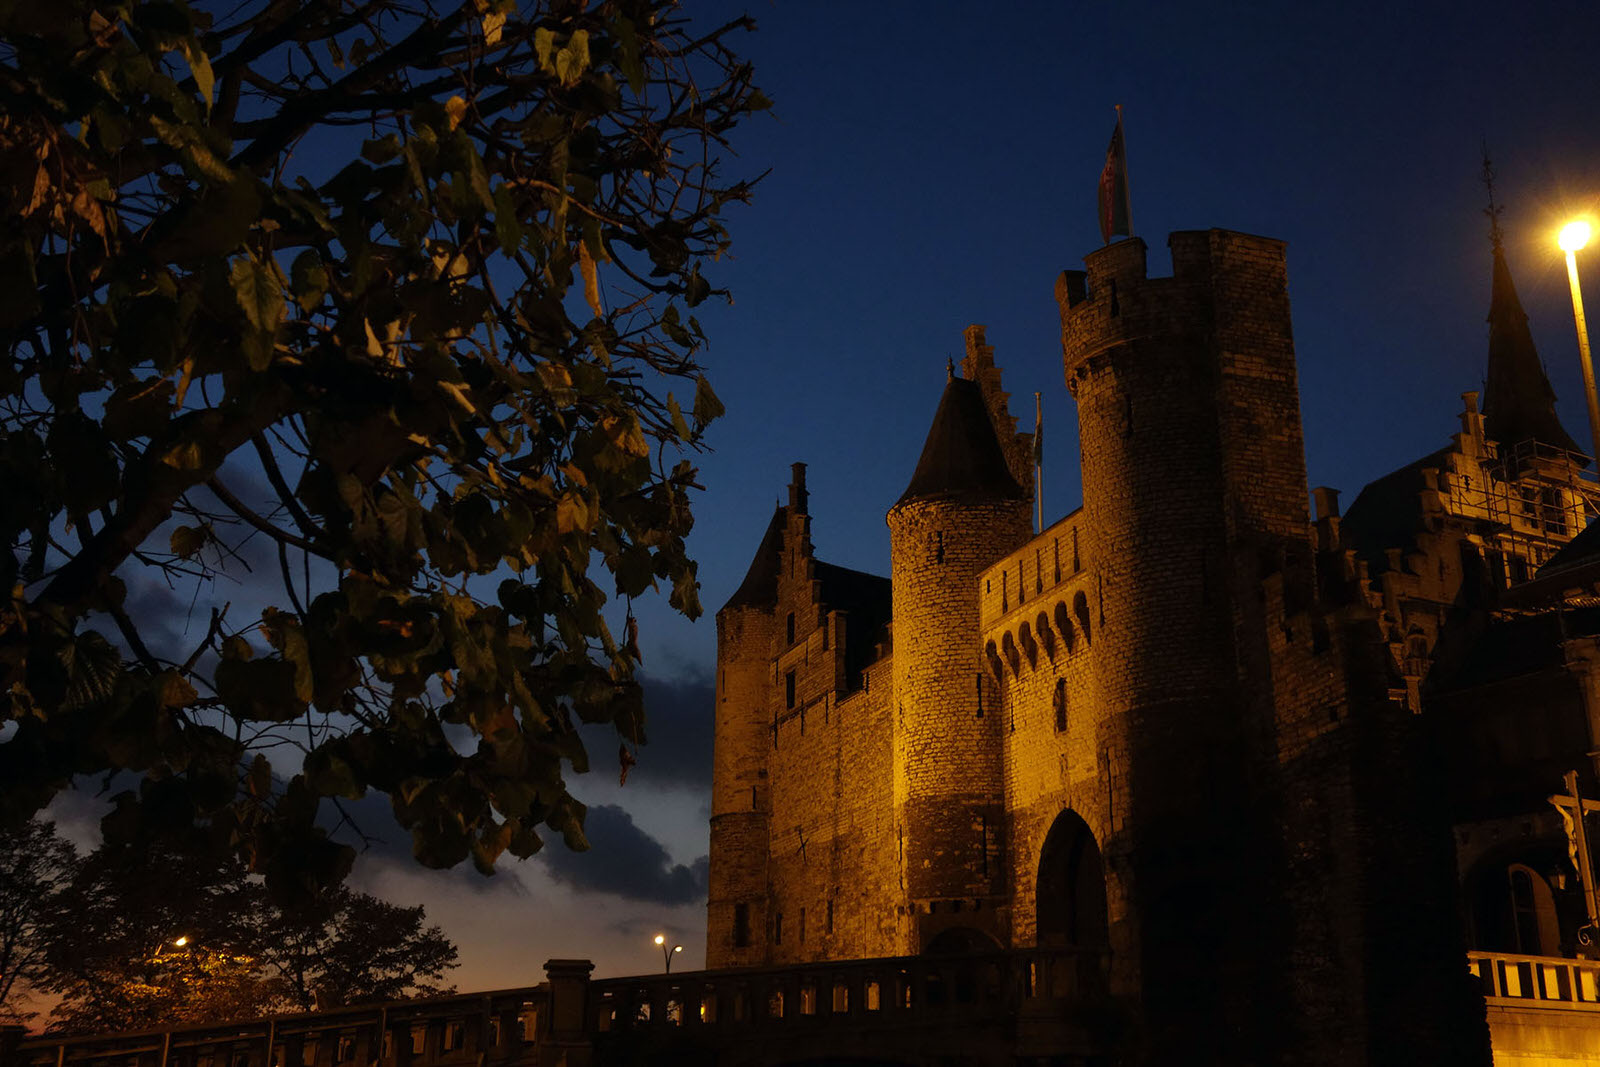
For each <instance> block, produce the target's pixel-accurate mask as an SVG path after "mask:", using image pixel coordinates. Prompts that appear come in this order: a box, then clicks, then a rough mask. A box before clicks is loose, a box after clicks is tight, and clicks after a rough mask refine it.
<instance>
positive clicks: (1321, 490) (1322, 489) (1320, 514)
mask: <svg viewBox="0 0 1600 1067" xmlns="http://www.w3.org/2000/svg"><path fill="white" fill-rule="evenodd" d="M1311 502H1312V506H1313V507H1314V508H1315V510H1316V517H1317V521H1319V522H1320V521H1321V520H1323V519H1337V518H1338V517H1339V490H1337V489H1329V488H1328V487H1327V486H1325V485H1319V486H1317V487H1316V488H1315V489H1313V490H1311Z"/></svg>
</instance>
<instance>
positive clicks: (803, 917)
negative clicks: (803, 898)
mask: <svg viewBox="0 0 1600 1067" xmlns="http://www.w3.org/2000/svg"><path fill="white" fill-rule="evenodd" d="M800 943H801V944H802V945H803V944H805V943H806V909H804V908H801V909H800Z"/></svg>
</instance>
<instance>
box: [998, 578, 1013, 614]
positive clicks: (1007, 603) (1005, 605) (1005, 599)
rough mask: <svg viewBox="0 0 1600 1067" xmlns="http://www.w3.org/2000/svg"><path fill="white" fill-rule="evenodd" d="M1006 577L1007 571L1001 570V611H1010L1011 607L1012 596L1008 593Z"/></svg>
mask: <svg viewBox="0 0 1600 1067" xmlns="http://www.w3.org/2000/svg"><path fill="white" fill-rule="evenodd" d="M1006 578H1007V575H1006V572H1005V571H1001V572H1000V610H1001V611H1009V610H1010V608H1011V598H1010V597H1009V596H1007V595H1006V588H1007V586H1006Z"/></svg>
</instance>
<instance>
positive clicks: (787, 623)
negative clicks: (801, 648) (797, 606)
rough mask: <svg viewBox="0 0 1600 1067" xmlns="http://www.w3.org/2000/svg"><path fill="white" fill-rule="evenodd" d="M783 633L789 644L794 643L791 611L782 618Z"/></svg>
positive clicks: (792, 614)
mask: <svg viewBox="0 0 1600 1067" xmlns="http://www.w3.org/2000/svg"><path fill="white" fill-rule="evenodd" d="M783 634H784V637H785V638H787V639H788V641H789V643H790V644H791V645H792V644H794V612H792V611H791V612H789V614H788V615H787V616H786V617H785V618H784V620H783Z"/></svg>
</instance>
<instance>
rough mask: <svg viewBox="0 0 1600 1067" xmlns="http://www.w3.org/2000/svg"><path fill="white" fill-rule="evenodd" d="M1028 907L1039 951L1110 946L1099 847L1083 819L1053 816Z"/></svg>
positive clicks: (1069, 814)
mask: <svg viewBox="0 0 1600 1067" xmlns="http://www.w3.org/2000/svg"><path fill="white" fill-rule="evenodd" d="M1034 903H1035V907H1036V909H1037V922H1036V930H1037V939H1038V943H1039V945H1040V946H1041V947H1063V948H1064V947H1072V948H1106V947H1108V946H1109V945H1110V936H1109V923H1108V921H1107V916H1106V876H1105V865H1104V863H1102V861H1101V858H1100V846H1099V845H1098V844H1096V843H1095V839H1094V834H1093V833H1092V832H1091V831H1090V830H1089V825H1088V824H1087V823H1085V822H1084V821H1083V817H1082V816H1080V815H1079V814H1078V813H1077V812H1075V811H1072V810H1071V809H1068V810H1066V811H1063V812H1062V813H1061V814H1060V815H1057V816H1056V820H1055V822H1053V823H1052V824H1051V825H1050V832H1049V833H1048V834H1046V835H1045V839H1044V847H1043V848H1042V849H1040V851H1039V882H1038V893H1037V894H1036V896H1035V898H1034Z"/></svg>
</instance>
